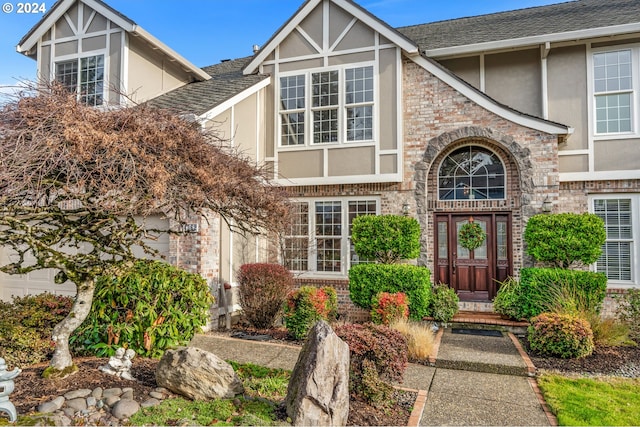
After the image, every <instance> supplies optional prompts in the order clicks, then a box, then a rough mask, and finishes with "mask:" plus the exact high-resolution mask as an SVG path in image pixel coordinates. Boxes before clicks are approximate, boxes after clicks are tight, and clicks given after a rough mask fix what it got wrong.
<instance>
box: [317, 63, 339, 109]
mask: <svg viewBox="0 0 640 427" xmlns="http://www.w3.org/2000/svg"><path fill="white" fill-rule="evenodd" d="M311 85H312V87H311V90H312V92H313V96H312V99H311V105H312V106H313V107H327V106H332V105H338V88H339V84H338V72H337V71H326V72H323V73H313V74H312V75H311Z"/></svg>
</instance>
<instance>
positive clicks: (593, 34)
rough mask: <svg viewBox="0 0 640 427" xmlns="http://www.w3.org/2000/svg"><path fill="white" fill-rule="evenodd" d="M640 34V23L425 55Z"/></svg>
mask: <svg viewBox="0 0 640 427" xmlns="http://www.w3.org/2000/svg"><path fill="white" fill-rule="evenodd" d="M635 32H640V23H638V22H634V23H631V24H622V25H613V26H608V27H598V28H588V29H584V30H575V31H566V32H562V33H551V34H541V35H536V36H529V37H519V38H514V39H505V40H495V41H490V42H483V43H474V44H468V45H460V46H451V47H442V48H437V49H426V50H425V51H424V54H425V55H427V56H429V57H431V58H442V57H446V56H457V55H467V54H471V53H477V52H486V51H491V50H499V49H509V48H517V47H523V46H531V45H539V44H542V43H547V42H549V43H555V42H566V41H574V40H584V39H591V38H597V37H603V36H611V35H619V34H626V33H635Z"/></svg>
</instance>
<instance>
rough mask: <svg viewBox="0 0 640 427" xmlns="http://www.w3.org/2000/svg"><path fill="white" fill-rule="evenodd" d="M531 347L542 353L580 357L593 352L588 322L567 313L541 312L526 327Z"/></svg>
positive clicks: (564, 356) (563, 356)
mask: <svg viewBox="0 0 640 427" xmlns="http://www.w3.org/2000/svg"><path fill="white" fill-rule="evenodd" d="M528 339H529V344H530V345H531V349H532V350H534V351H536V352H538V353H540V354H544V355H549V356H556V357H562V358H565V359H568V358H580V357H585V356H588V355H590V354H591V353H592V352H593V348H594V344H593V332H592V331H591V327H590V326H589V322H588V321H586V320H585V319H582V318H580V317H577V316H573V315H569V314H557V313H542V314H540V315H539V316H536V317H534V318H533V319H531V325H530V326H529V328H528Z"/></svg>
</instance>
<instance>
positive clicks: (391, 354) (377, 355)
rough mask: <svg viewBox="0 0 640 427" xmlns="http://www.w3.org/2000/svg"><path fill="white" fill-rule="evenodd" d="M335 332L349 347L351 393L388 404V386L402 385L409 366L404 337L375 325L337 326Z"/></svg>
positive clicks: (370, 401)
mask: <svg viewBox="0 0 640 427" xmlns="http://www.w3.org/2000/svg"><path fill="white" fill-rule="evenodd" d="M335 333H336V334H337V335H338V336H339V337H340V338H341V339H342V340H343V341H345V342H346V343H347V344H348V345H349V353H350V356H351V357H350V371H349V387H350V390H351V392H352V393H355V394H356V395H358V396H361V397H363V398H364V399H366V400H367V401H368V402H369V403H371V404H374V405H386V404H389V401H388V394H387V391H388V390H389V385H388V383H389V382H394V381H395V382H401V381H402V378H403V376H404V371H405V369H406V367H407V341H406V339H405V338H404V336H403V335H402V334H401V333H400V332H398V331H395V330H393V329H391V328H389V327H387V326H383V325H374V324H372V323H368V324H364V325H360V324H345V325H341V326H337V327H336V328H335ZM378 399H384V400H382V401H380V400H378Z"/></svg>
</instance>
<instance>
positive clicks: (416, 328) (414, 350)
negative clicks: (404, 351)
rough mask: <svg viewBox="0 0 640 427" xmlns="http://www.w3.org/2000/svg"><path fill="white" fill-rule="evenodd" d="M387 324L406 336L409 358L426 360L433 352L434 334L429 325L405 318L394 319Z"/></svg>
mask: <svg viewBox="0 0 640 427" xmlns="http://www.w3.org/2000/svg"><path fill="white" fill-rule="evenodd" d="M389 326H390V327H391V328H392V329H395V330H396V331H398V332H400V333H401V334H402V335H404V336H405V337H406V338H407V344H408V346H409V360H427V359H428V358H429V356H431V355H432V354H433V346H434V341H435V334H434V332H433V330H432V329H431V326H429V325H426V324H424V323H417V322H412V321H410V320H406V319H397V320H394V321H393V322H391V324H390V325H389Z"/></svg>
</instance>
